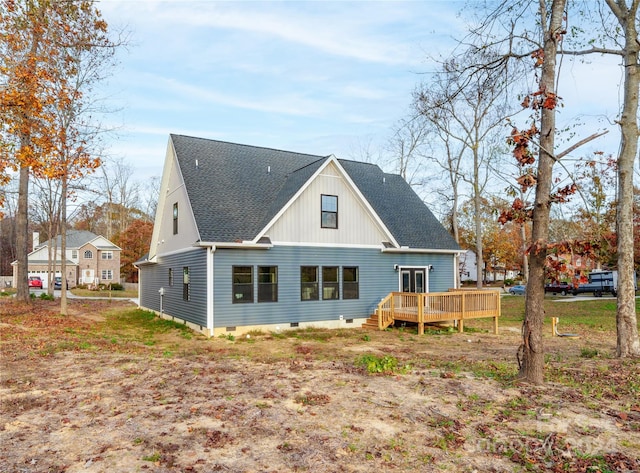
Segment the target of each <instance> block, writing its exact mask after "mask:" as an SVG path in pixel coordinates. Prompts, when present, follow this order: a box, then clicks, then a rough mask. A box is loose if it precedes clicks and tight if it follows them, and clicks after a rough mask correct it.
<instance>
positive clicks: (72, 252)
mask: <svg viewBox="0 0 640 473" xmlns="http://www.w3.org/2000/svg"><path fill="white" fill-rule="evenodd" d="M71 259H78V250H71Z"/></svg>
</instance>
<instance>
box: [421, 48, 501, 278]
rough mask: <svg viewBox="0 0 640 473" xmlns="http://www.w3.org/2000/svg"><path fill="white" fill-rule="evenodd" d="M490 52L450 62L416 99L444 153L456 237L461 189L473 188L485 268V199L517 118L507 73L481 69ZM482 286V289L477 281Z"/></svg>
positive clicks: (467, 53) (471, 50) (471, 51)
mask: <svg viewBox="0 0 640 473" xmlns="http://www.w3.org/2000/svg"><path fill="white" fill-rule="evenodd" d="M494 54H495V53H494V52H492V50H491V49H490V48H477V47H474V46H471V47H470V48H468V49H467V50H466V51H465V53H464V54H463V55H461V56H460V57H456V58H455V59H451V60H449V61H446V62H445V63H444V64H443V65H442V71H441V72H440V73H438V74H436V75H435V76H434V80H432V81H431V82H429V83H426V84H422V86H421V87H420V88H419V89H418V91H417V92H416V93H415V94H414V97H415V105H416V107H417V109H418V111H419V112H420V114H422V115H423V116H424V117H425V118H426V120H427V121H428V122H429V123H430V125H431V126H433V127H434V128H435V129H436V130H437V135H438V136H439V137H440V140H441V143H442V145H443V148H444V149H445V153H444V155H443V156H440V157H439V158H436V161H437V162H438V164H439V165H440V166H441V167H442V168H444V169H446V170H447V173H448V175H449V182H450V184H451V188H452V190H451V192H452V194H453V197H452V200H453V205H454V208H453V211H452V216H451V220H452V225H451V226H452V229H453V231H454V236H457V233H458V229H457V227H458V225H457V204H458V198H459V191H460V184H461V182H463V181H464V182H465V183H466V184H467V185H468V186H469V188H470V189H471V191H470V193H471V197H472V199H473V201H474V213H475V215H476V218H475V225H476V231H475V233H476V236H477V238H476V242H475V253H476V257H477V262H478V269H479V270H480V269H482V268H483V266H484V264H483V259H482V254H483V251H482V218H481V214H482V194H483V193H484V191H485V188H486V186H487V184H488V183H489V182H490V179H491V177H492V175H491V163H492V162H494V161H496V160H497V159H498V158H499V157H500V156H501V154H500V152H499V150H500V149H501V148H502V146H501V144H502V143H503V142H504V137H503V133H504V131H503V125H504V122H505V120H506V118H507V117H508V116H509V115H510V114H511V113H512V109H513V106H511V105H510V102H509V100H508V99H509V96H508V94H507V93H508V91H509V90H510V88H511V82H510V81H508V80H507V78H506V77H505V76H504V75H503V74H502V73H503V70H494V69H491V68H489V67H486V68H476V67H474V66H475V65H477V64H479V63H488V62H491V61H492V60H493V57H494ZM477 287H479V288H480V287H482V278H480V277H479V278H478V281H477Z"/></svg>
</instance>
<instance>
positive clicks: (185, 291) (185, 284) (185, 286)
mask: <svg viewBox="0 0 640 473" xmlns="http://www.w3.org/2000/svg"><path fill="white" fill-rule="evenodd" d="M189 281H190V279H189V266H184V267H183V268H182V299H183V300H185V301H188V300H189Z"/></svg>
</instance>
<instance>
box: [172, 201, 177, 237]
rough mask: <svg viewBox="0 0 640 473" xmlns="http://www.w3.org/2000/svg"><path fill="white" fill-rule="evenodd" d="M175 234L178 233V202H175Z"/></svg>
mask: <svg viewBox="0 0 640 473" xmlns="http://www.w3.org/2000/svg"><path fill="white" fill-rule="evenodd" d="M173 234H174V235H177V234H178V203H177V202H176V203H175V204H173Z"/></svg>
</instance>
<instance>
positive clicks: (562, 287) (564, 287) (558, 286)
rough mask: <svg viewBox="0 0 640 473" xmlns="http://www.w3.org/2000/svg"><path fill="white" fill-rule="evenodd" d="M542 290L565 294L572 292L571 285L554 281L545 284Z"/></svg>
mask: <svg viewBox="0 0 640 473" xmlns="http://www.w3.org/2000/svg"><path fill="white" fill-rule="evenodd" d="M544 292H551V293H553V294H560V295H562V296H566V295H567V294H571V293H572V292H573V286H572V285H571V284H569V283H566V282H554V283H551V284H545V286H544Z"/></svg>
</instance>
